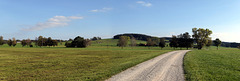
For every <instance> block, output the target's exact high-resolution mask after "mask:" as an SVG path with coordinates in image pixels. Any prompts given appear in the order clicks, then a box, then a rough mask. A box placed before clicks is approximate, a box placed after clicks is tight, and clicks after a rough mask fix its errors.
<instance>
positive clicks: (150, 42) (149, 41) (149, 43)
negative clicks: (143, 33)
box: [147, 38, 154, 49]
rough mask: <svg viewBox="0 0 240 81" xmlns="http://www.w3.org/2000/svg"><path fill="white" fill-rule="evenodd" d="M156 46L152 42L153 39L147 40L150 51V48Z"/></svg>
mask: <svg viewBox="0 0 240 81" xmlns="http://www.w3.org/2000/svg"><path fill="white" fill-rule="evenodd" d="M153 45H154V42H153V41H152V39H151V38H148V39H147V46H148V49H150V46H153Z"/></svg>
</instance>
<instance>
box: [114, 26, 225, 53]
mask: <svg viewBox="0 0 240 81" xmlns="http://www.w3.org/2000/svg"><path fill="white" fill-rule="evenodd" d="M192 33H193V35H192V36H191V35H190V34H189V33H188V32H185V33H183V34H180V35H177V36H176V35H173V36H172V38H171V40H170V43H169V46H170V47H172V48H174V49H175V48H180V49H182V48H187V49H189V48H197V49H199V50H200V49H202V48H203V47H204V46H207V47H210V46H211V45H215V46H217V49H218V47H219V46H220V45H221V40H220V39H218V38H217V39H216V40H214V41H212V39H211V37H210V35H211V34H212V31H211V30H209V29H203V28H193V29H192ZM134 35H135V34H134ZM129 36H130V37H129ZM144 37H146V36H144ZM114 38H119V41H118V44H117V46H120V47H122V48H123V47H126V46H127V45H128V41H129V40H130V38H131V44H130V46H136V45H137V44H136V42H133V41H135V37H134V36H132V35H130V34H121V35H117V36H114ZM139 38H140V37H139ZM146 41H147V44H139V46H148V47H149V48H150V47H152V46H159V47H161V48H164V47H165V46H168V45H166V41H165V39H164V38H157V37H148V38H147V40H146ZM212 42H213V43H214V44H212Z"/></svg>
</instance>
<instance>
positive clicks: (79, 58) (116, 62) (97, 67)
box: [0, 40, 172, 81]
mask: <svg viewBox="0 0 240 81" xmlns="http://www.w3.org/2000/svg"><path fill="white" fill-rule="evenodd" d="M108 41H113V42H110V43H109V44H106V43H103V42H106V41H103V40H102V41H101V42H102V43H99V42H98V43H95V42H94V41H93V42H92V46H89V47H87V48H65V47H64V46H63V45H59V46H58V47H51V48H49V47H42V48H40V47H34V48H30V47H21V45H20V44H18V45H17V46H16V47H9V46H7V45H3V46H0V80H17V81H19V80H20V81H29V80H54V81H56V80H80V81H95V80H97V81H101V80H105V79H107V78H109V77H111V76H112V75H114V74H117V73H119V72H121V71H123V70H125V69H127V68H129V67H131V66H134V65H136V64H138V63H141V62H143V61H146V60H148V59H151V58H153V57H156V56H158V55H161V54H163V53H166V52H169V51H172V49H171V48H166V49H164V50H160V48H159V47H152V48H150V49H149V48H148V47H133V48H132V47H125V48H123V49H121V48H120V47H117V46H113V45H114V44H115V45H116V40H108ZM114 41H115V42H114ZM138 42H143V41H138ZM99 44H100V45H99ZM109 45H110V46H109ZM111 45H112V46H111Z"/></svg>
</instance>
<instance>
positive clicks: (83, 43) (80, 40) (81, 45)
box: [71, 36, 87, 48]
mask: <svg viewBox="0 0 240 81" xmlns="http://www.w3.org/2000/svg"><path fill="white" fill-rule="evenodd" d="M71 47H78V48H85V47H87V46H86V41H85V40H84V38H83V37H80V36H77V37H76V38H75V39H74V40H73V41H72V43H71Z"/></svg>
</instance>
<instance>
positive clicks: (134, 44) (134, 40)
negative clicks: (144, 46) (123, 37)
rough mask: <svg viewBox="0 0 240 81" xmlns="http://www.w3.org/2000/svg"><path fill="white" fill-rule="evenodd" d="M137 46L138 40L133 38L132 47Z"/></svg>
mask: <svg viewBox="0 0 240 81" xmlns="http://www.w3.org/2000/svg"><path fill="white" fill-rule="evenodd" d="M134 46H136V39H135V38H134V37H132V38H131V47H134Z"/></svg>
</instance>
